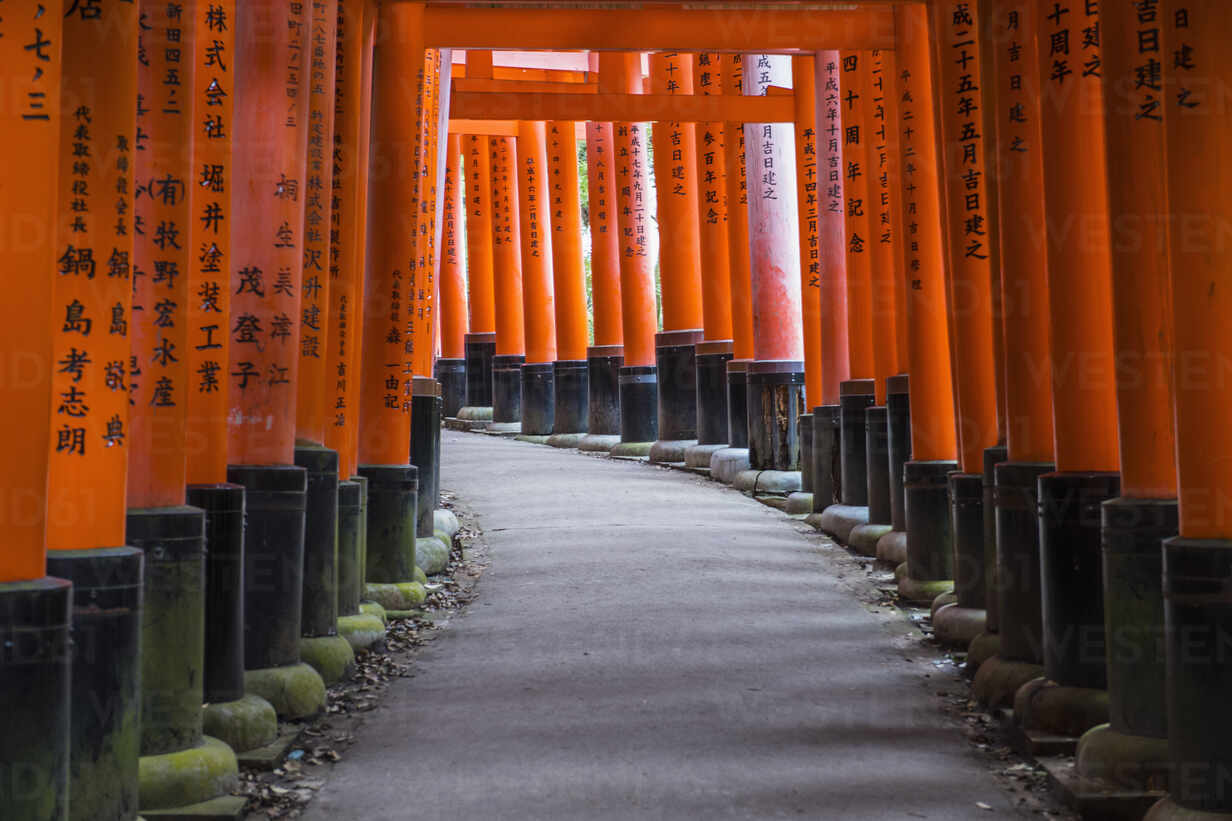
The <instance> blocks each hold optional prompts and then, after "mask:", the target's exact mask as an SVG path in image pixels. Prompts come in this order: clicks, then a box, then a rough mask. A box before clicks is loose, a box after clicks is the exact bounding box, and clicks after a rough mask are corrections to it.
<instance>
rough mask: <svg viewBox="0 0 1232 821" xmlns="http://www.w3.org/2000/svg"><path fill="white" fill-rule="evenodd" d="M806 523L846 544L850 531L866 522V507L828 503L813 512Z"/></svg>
mask: <svg viewBox="0 0 1232 821" xmlns="http://www.w3.org/2000/svg"><path fill="white" fill-rule="evenodd" d="M808 523H809V524H811V525H812V526H813V527H815V528H817V529H818V530H820V531H821V532H822V533H824V534H826V535H827V536H829V537H830V538H831V539H834V540H835V541H836V542H839V543H841V544H847V540H848V539H849V538H851V531H853V530H855V529H856V528H857V527H859V526H860V525H866V524H868V508H867V507H866V506H863V505H830V506H829V507H827V508H826V509H825V510H823V511H822V512H821V513H814V514H813V515H812V516H810V517H809V518H808Z"/></svg>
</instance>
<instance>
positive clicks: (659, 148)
mask: <svg viewBox="0 0 1232 821" xmlns="http://www.w3.org/2000/svg"><path fill="white" fill-rule="evenodd" d="M650 87H651V93H654V94H667V95H674V94H692V93H693V55H691V54H680V53H676V52H655V53H652V54H651V55H650ZM651 129H652V133H653V135H654V175H655V191H656V193H657V195H658V213H657V217H658V223H659V236H660V242H659V285H660V290H661V292H662V300H661V305H662V312H663V332H662V333H660V334H659V335H658V336H656V338H655V360H656V365H657V367H658V377H659V441H658V442H657V443H656V447H655V448H653V449H652V450H651V452H650V460H651V461H652V462H683V461H684V451H685V448H688V447H691V446H692V445H695V444H697V441H696V440H697V350H696V345H697V343H698V342H700V341H701V340H702V336H703V331H702V324H703V317H702V287H701V271H700V267H701V244H700V239H699V230H700V226H699V225H698V219H697V214H698V208H697V206H698V203H697V199H698V188H697V145H696V139H697V129H696V125H695V124H694V123H681V122H671V121H668V122H657V123H655V124H654V125H653V126H652V127H651Z"/></svg>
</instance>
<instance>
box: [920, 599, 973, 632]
mask: <svg viewBox="0 0 1232 821" xmlns="http://www.w3.org/2000/svg"><path fill="white" fill-rule="evenodd" d="M957 601H958V594H957V593H955V592H954V591H953V590H947V591H946V592H944V593H942V594H941V595H940V596H938V597H937V598H935V599H933V603H932V606H931V607H930V608H929V614H928V615H929V617H930V618H934V619H935V618H937V611H938V610H940V609H941V608H943V607H945V606H946V605H947V604H955V603H956V602H957ZM971 638H975V636H972V637H971Z"/></svg>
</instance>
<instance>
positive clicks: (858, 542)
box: [847, 525, 892, 556]
mask: <svg viewBox="0 0 1232 821" xmlns="http://www.w3.org/2000/svg"><path fill="white" fill-rule="evenodd" d="M891 529H892V528H891V527H890V525H856V526H855V527H853V528H852V529H851V532H850V533H848V534H847V547H848V548H849V549H850V550H851V551H852V552H853V553H859V554H860V555H861V556H876V555H877V543H878V542H880V541H881V537H882V536H884V535H886V534H887V533H889V532H890V530H891Z"/></svg>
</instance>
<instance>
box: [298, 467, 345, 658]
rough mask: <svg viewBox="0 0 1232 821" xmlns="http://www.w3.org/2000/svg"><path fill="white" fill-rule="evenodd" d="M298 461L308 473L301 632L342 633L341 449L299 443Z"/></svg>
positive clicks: (310, 634)
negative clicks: (339, 561)
mask: <svg viewBox="0 0 1232 821" xmlns="http://www.w3.org/2000/svg"><path fill="white" fill-rule="evenodd" d="M295 464H297V465H299V466H300V467H302V468H304V470H306V471H307V474H308V486H307V491H306V496H305V505H306V507H305V518H304V593H303V601H302V604H301V605H300V613H301V616H300V635H302V636H304V637H306V638H315V637H318V636H336V635H338V452H337V451H336V450H330V449H329V448H326V447H321V446H320V445H312V444H299V445H296V446H295Z"/></svg>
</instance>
